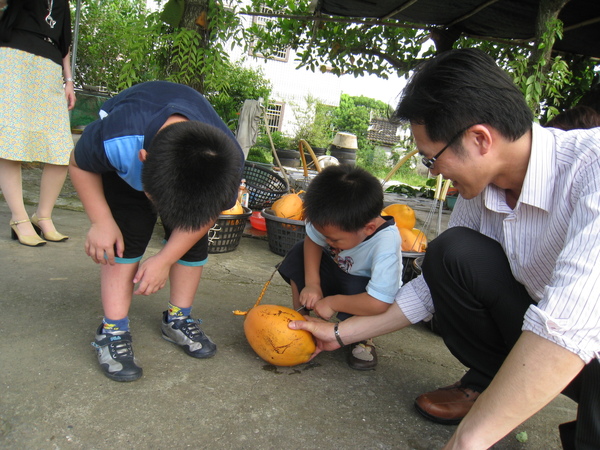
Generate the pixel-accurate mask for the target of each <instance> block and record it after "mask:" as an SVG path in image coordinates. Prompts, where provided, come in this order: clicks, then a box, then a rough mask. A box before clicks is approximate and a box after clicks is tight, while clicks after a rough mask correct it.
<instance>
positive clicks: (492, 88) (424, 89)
mask: <svg viewBox="0 0 600 450" xmlns="http://www.w3.org/2000/svg"><path fill="white" fill-rule="evenodd" d="M394 118H395V119H396V120H401V121H402V120H408V121H410V122H413V123H416V124H418V125H425V130H426V132H427V136H428V137H429V139H431V140H432V141H434V142H438V141H440V142H441V141H444V142H449V141H450V140H451V139H452V137H453V136H455V135H456V133H459V132H460V130H463V129H466V128H468V127H471V126H473V125H476V124H488V125H491V126H492V127H494V128H495V129H496V130H498V131H499V132H500V133H501V134H502V136H504V138H506V139H508V140H511V141H514V140H516V139H518V138H520V137H521V136H522V135H523V134H525V133H526V132H527V131H528V130H530V129H531V126H532V122H533V113H532V111H531V109H530V108H529V106H528V105H527V102H526V101H525V98H524V97H523V94H522V93H521V91H520V90H519V88H518V87H517V86H516V85H515V83H514V82H513V80H512V79H511V78H510V77H509V76H508V74H507V73H506V72H504V71H503V70H502V69H501V68H500V67H498V65H497V64H496V62H495V61H494V59H493V58H491V57H490V56H489V55H487V54H485V53H483V52H482V51H480V50H477V49H460V50H449V51H447V52H444V53H441V54H440V55H438V56H436V57H435V58H433V59H431V60H429V61H426V62H425V63H423V64H421V65H420V66H419V67H418V68H417V69H416V71H415V73H414V75H413V76H412V78H411V79H410V81H409V82H408V84H407V85H406V87H405V88H404V91H403V92H402V97H401V100H400V102H399V103H398V107H397V108H396V111H395V113H394ZM457 142H459V141H458V140H457Z"/></svg>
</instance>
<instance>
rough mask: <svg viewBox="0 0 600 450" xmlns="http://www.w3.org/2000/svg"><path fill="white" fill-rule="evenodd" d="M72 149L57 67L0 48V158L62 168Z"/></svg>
mask: <svg viewBox="0 0 600 450" xmlns="http://www.w3.org/2000/svg"><path fill="white" fill-rule="evenodd" d="M72 149H73V136H72V135H71V125H70V121H69V112H68V110H67V100H66V98H65V91H64V88H63V81H62V67H61V66H59V65H58V64H56V63H54V62H52V61H50V60H49V59H46V58H42V57H41V56H37V55H33V54H31V53H27V52H24V51H21V50H15V49H12V48H8V47H0V158H3V159H9V160H13V161H26V162H33V161H36V162H43V163H49V164H58V165H67V164H68V163H69V155H70V153H71V150H72Z"/></svg>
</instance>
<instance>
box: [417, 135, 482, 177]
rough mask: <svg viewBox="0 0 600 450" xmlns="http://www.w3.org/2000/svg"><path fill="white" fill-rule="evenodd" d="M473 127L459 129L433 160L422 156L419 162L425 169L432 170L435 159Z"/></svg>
mask: <svg viewBox="0 0 600 450" xmlns="http://www.w3.org/2000/svg"><path fill="white" fill-rule="evenodd" d="M472 126H473V125H469V126H468V127H466V128H463V129H461V130H460V131H459V132H458V133H456V134H455V135H454V136H452V138H451V139H450V140H449V141H448V143H447V144H446V145H445V146H444V148H443V149H441V150H440V151H439V152H437V154H436V155H435V156H434V157H433V158H425V157H424V156H423V159H421V162H422V163H423V164H424V165H425V167H427V168H428V169H433V163H435V162H436V161H437V159H438V158H439V157H440V155H441V154H442V153H444V152H445V151H446V149H447V148H448V147H450V146H451V145H452V144H453V143H454V141H456V140H457V139H458V138H459V137H460V136H462V134H463V133H464V132H465V131H467V130H468V129H469V128H471V127H472Z"/></svg>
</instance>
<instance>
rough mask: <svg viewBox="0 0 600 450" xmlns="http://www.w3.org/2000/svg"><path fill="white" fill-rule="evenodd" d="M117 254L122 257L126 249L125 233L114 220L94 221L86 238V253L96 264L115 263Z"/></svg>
mask: <svg viewBox="0 0 600 450" xmlns="http://www.w3.org/2000/svg"><path fill="white" fill-rule="evenodd" d="M115 247H116V250H117V251H116V256H118V257H120V258H122V257H123V251H124V250H125V242H124V241H123V234H122V233H121V230H120V229H119V227H118V226H117V223H116V222H115V221H114V220H113V221H106V222H101V223H93V224H92V226H91V227H90V231H88V234H87V238H86V240H85V253H86V254H87V255H88V256H89V257H90V258H92V260H93V261H94V262H95V263H96V264H110V265H113V264H115Z"/></svg>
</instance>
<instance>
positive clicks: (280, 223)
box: [262, 208, 306, 256]
mask: <svg viewBox="0 0 600 450" xmlns="http://www.w3.org/2000/svg"><path fill="white" fill-rule="evenodd" d="M262 215H263V217H264V218H265V222H266V224H267V238H268V240H269V250H271V251H272V252H273V253H275V254H277V255H281V256H285V255H286V254H287V252H288V251H290V249H291V248H292V247H293V246H294V244H295V243H296V242H298V241H301V240H302V239H304V237H305V236H306V227H305V226H304V222H303V221H302V220H292V219H283V218H281V217H277V216H276V215H275V214H273V211H272V210H271V209H268V208H265V209H263V210H262Z"/></svg>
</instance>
